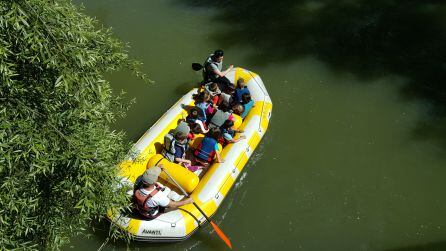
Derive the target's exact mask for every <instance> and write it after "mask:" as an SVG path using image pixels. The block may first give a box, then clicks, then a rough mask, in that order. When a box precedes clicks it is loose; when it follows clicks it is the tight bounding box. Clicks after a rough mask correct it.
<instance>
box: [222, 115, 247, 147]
mask: <svg viewBox="0 0 446 251" xmlns="http://www.w3.org/2000/svg"><path fill="white" fill-rule="evenodd" d="M233 126H234V121H232V120H226V121H225V123H224V124H223V126H222V127H221V132H222V134H223V137H222V138H221V139H222V140H221V141H220V143H222V145H223V146H225V145H227V144H229V143H237V142H239V141H240V140H242V139H246V137H245V135H240V137H239V138H238V139H234V136H235V134H236V133H242V132H243V130H234V129H233V128H232V127H233Z"/></svg>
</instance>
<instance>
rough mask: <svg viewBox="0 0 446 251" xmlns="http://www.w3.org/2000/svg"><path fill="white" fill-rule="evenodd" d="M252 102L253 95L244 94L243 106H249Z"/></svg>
mask: <svg viewBox="0 0 446 251" xmlns="http://www.w3.org/2000/svg"><path fill="white" fill-rule="evenodd" d="M250 101H251V94H249V93H243V94H242V104H247V103H249V102H250Z"/></svg>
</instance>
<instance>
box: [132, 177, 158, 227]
mask: <svg viewBox="0 0 446 251" xmlns="http://www.w3.org/2000/svg"><path fill="white" fill-rule="evenodd" d="M161 189H162V187H161V186H159V185H158V184H156V183H155V189H153V191H152V192H151V193H150V194H144V193H143V192H142V191H141V189H138V190H136V191H135V193H133V201H134V202H135V205H136V209H137V210H138V212H139V213H140V214H141V215H143V216H145V217H147V218H151V219H153V218H155V217H156V216H157V213H158V212H159V206H156V207H149V206H148V205H147V201H148V200H149V199H150V198H152V197H153V196H155V194H157V193H158V192H159V191H160V190H161Z"/></svg>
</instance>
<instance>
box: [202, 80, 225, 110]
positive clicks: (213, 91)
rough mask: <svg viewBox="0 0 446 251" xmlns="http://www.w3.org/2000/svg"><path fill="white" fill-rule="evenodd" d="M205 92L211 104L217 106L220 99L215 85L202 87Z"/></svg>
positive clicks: (209, 84) (218, 90) (210, 84)
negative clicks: (209, 97)
mask: <svg viewBox="0 0 446 251" xmlns="http://www.w3.org/2000/svg"><path fill="white" fill-rule="evenodd" d="M204 89H205V91H206V92H208V93H209V95H210V96H211V101H212V104H214V105H217V102H218V98H219V97H220V94H221V91H220V89H219V88H218V85H217V83H208V84H206V85H205V86H204Z"/></svg>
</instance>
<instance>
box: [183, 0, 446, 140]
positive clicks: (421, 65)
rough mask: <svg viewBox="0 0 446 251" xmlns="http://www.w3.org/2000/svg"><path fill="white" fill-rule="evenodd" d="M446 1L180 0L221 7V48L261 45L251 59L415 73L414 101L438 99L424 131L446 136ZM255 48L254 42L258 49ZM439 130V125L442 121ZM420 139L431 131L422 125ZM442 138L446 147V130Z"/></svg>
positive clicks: (410, 82) (407, 88) (409, 95)
mask: <svg viewBox="0 0 446 251" xmlns="http://www.w3.org/2000/svg"><path fill="white" fill-rule="evenodd" d="M445 3H446V1H435V0H427V1H403V0H400V1H388V0H377V1H365V0H352V1H335V0H319V1H317V0H313V1H308V0H307V1H303V0H282V1H267V0H255V1H254V0H245V1H230V0H215V1H206V0H181V1H179V0H177V1H175V4H179V5H181V4H182V5H184V6H186V7H187V8H212V9H216V10H218V11H217V13H218V14H217V15H216V16H215V22H216V23H218V24H224V25H225V26H226V28H224V29H218V30H216V31H215V33H214V34H213V35H212V39H213V40H215V42H216V44H217V45H219V46H220V47H221V48H226V49H227V48H231V47H235V46H237V47H240V46H241V47H245V48H251V49H252V47H255V50H252V52H251V53H250V54H249V58H248V61H249V63H250V64H251V65H256V66H263V65H268V64H271V63H277V64H287V63H288V62H291V61H294V60H296V59H299V58H303V57H306V56H309V55H311V56H314V57H316V58H318V59H319V60H321V61H322V62H324V63H326V64H327V65H328V66H329V67H330V68H331V69H332V70H333V71H335V72H340V73H353V74H354V75H355V76H356V77H357V78H359V79H361V80H364V82H369V81H370V80H374V79H378V78H381V77H383V76H388V75H399V76H402V77H404V78H405V79H407V82H406V83H405V84H404V85H403V86H402V87H401V89H400V94H401V97H402V98H403V99H404V100H406V101H411V100H418V101H419V100H421V101H423V102H428V103H431V104H432V106H431V110H432V112H431V113H430V114H429V116H426V119H425V120H424V121H421V122H420V126H419V127H418V129H416V131H419V130H426V131H432V132H431V134H436V133H438V135H432V136H433V137H436V136H439V137H443V136H444V134H446V128H444V127H443V128H438V127H437V126H436V122H437V121H438V119H439V118H444V117H446V84H445V83H444V82H445V81H446V23H445V22H444V19H443V17H444V13H445V10H446V5H445ZM250 51H251V50H250ZM431 127H434V128H435V129H438V130H433V129H434V128H431ZM415 134H416V137H415V138H416V139H419V140H430V137H427V138H423V137H422V136H423V135H421V134H419V133H418V132H415ZM442 139H443V142H442V143H441V145H442V146H444V149H446V137H443V138H442Z"/></svg>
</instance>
